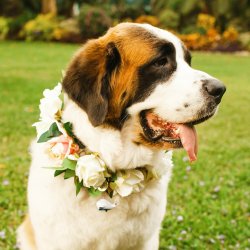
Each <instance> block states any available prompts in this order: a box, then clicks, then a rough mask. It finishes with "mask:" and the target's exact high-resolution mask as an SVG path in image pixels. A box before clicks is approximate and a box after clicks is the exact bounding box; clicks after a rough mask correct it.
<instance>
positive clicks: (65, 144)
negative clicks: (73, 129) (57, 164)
mask: <svg viewBox="0 0 250 250" xmlns="http://www.w3.org/2000/svg"><path fill="white" fill-rule="evenodd" d="M49 144H50V150H51V153H52V155H53V156H54V157H56V158H60V159H63V158H65V157H66V156H68V155H70V154H75V153H76V152H77V151H78V150H79V146H78V145H77V144H75V143H74V142H73V139H72V138H71V137H69V136H65V135H60V136H58V137H55V138H53V139H51V140H50V141H49Z"/></svg>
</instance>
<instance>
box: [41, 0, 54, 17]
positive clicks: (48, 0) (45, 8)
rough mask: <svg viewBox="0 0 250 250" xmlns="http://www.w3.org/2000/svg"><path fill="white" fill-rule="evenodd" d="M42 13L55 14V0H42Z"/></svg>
mask: <svg viewBox="0 0 250 250" xmlns="http://www.w3.org/2000/svg"><path fill="white" fill-rule="evenodd" d="M42 13H43V14H48V13H53V14H55V15H56V14H57V5H56V0H42Z"/></svg>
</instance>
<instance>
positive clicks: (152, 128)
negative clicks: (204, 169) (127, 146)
mask: <svg viewBox="0 0 250 250" xmlns="http://www.w3.org/2000/svg"><path fill="white" fill-rule="evenodd" d="M211 116H212V115H207V116H204V117H202V118H200V119H198V120H194V121H191V122H188V123H171V122H168V121H166V120H164V119H162V118H160V117H159V116H158V115H156V114H155V113H153V112H152V111H151V110H143V111H141V113H140V123H141V127H142V129H143V134H144V137H145V138H146V139H147V140H148V141H150V142H153V143H161V144H168V147H169V148H182V147H183V148H184V149H185V150H186V152H187V154H188V156H189V159H190V161H195V160H196V159H197V151H198V142H197V133H196V130H195V127H194V125H195V124H198V123H201V122H203V121H205V120H207V119H208V118H210V117H211Z"/></svg>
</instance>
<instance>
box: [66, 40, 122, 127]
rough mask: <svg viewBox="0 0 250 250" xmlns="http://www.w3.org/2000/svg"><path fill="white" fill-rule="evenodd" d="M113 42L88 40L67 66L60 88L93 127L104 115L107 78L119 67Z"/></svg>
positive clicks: (107, 103) (107, 97)
mask: <svg viewBox="0 0 250 250" xmlns="http://www.w3.org/2000/svg"><path fill="white" fill-rule="evenodd" d="M120 59H121V58H120V54H119V51H118V49H117V48H116V46H115V44H114V43H109V44H107V45H104V44H103V43H101V42H100V41H99V40H90V41H89V42H87V44H86V45H85V46H84V47H83V48H82V49H81V50H80V52H79V53H78V54H77V55H76V57H75V58H74V59H73V61H72V62H71V64H70V65H69V67H68V70H67V72H66V75H65V77H64V79H63V83H62V85H63V89H64V91H65V92H66V93H67V94H68V95H69V97H70V98H71V99H72V100H73V101H75V102H76V103H77V104H78V105H79V106H80V107H81V108H82V109H84V111H85V112H86V113H87V114H88V117H89V120H90V122H91V123H92V125H93V126H98V125H100V124H102V123H103V122H104V120H105V117H106V115H107V113H108V106H109V102H108V101H109V97H110V91H111V88H110V83H109V81H110V78H111V74H112V72H113V71H114V70H115V69H116V68H117V67H118V66H119V64H120Z"/></svg>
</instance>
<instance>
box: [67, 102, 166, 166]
mask: <svg viewBox="0 0 250 250" xmlns="http://www.w3.org/2000/svg"><path fill="white" fill-rule="evenodd" d="M132 119H133V118H132ZM63 121H64V122H68V121H69V122H71V123H72V124H73V130H74V134H75V135H76V136H77V138H78V139H79V140H80V141H81V142H82V143H83V144H84V145H85V146H86V147H87V148H88V149H89V150H90V151H93V152H97V153H99V154H100V156H101V158H102V159H103V160H104V161H105V162H106V164H107V165H108V166H109V168H110V169H111V170H113V171H115V170H118V169H130V168H136V167H139V166H144V165H153V163H154V164H157V158H162V155H163V154H164V152H163V151H154V150H153V149H150V148H147V147H145V146H143V145H136V144H135V143H133V138H132V137H133V134H132V132H131V130H132V129H133V128H131V126H132V124H133V123H132V122H130V123H128V124H125V126H124V128H123V129H122V130H121V131H120V130H116V129H113V128H111V127H109V128H107V127H102V126H98V127H94V126H93V125H92V124H91V123H90V121H89V119H88V116H87V114H86V112H85V111H84V110H82V109H81V108H80V107H79V106H78V105H77V104H76V103H74V102H73V101H72V100H70V99H68V98H67V97H66V98H65V106H64V112H63ZM123 135H124V136H123ZM159 156H160V157H159Z"/></svg>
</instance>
